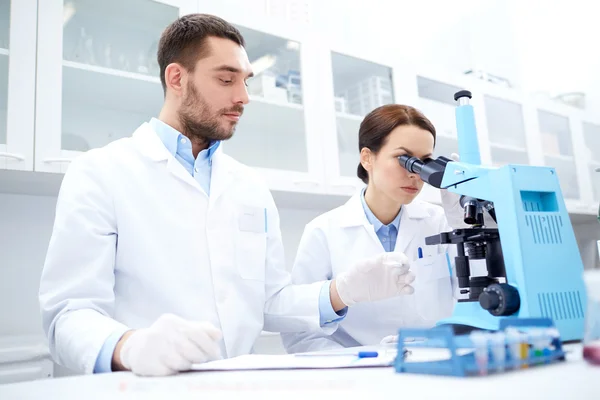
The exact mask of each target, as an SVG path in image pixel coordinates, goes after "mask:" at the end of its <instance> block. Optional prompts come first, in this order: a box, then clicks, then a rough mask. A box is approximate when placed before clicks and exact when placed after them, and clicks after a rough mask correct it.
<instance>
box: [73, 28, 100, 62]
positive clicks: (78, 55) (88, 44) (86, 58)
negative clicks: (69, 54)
mask: <svg viewBox="0 0 600 400" xmlns="http://www.w3.org/2000/svg"><path fill="white" fill-rule="evenodd" d="M73 60H74V61H78V62H81V63H84V64H90V65H96V56H95V54H94V39H93V38H92V37H91V36H89V35H88V34H87V33H86V31H85V28H84V27H81V30H80V33H79V39H78V41H77V47H76V48H75V53H74V54H73Z"/></svg>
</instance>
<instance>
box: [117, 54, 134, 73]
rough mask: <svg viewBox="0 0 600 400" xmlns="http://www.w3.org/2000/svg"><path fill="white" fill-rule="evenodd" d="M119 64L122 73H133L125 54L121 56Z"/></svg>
mask: <svg viewBox="0 0 600 400" xmlns="http://www.w3.org/2000/svg"><path fill="white" fill-rule="evenodd" d="M118 63H119V64H118V67H119V69H120V70H121V71H131V64H130V63H129V59H128V58H127V56H126V55H125V54H124V53H121V54H120V55H119V59H118Z"/></svg>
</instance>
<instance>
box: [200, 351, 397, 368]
mask: <svg viewBox="0 0 600 400" xmlns="http://www.w3.org/2000/svg"><path fill="white" fill-rule="evenodd" d="M395 356H396V355H395V352H389V353H383V354H380V355H379V357H372V358H358V357H357V356H356V355H351V354H341V355H332V354H325V355H316V354H311V355H310V356H308V355H306V354H304V355H294V354H284V355H270V354H268V355H263V354H249V355H244V356H239V357H234V358H229V359H226V360H218V361H211V362H208V363H204V364H194V365H193V366H192V371H244V370H275V369H331V368H365V367H389V366H391V365H393V363H394V358H395Z"/></svg>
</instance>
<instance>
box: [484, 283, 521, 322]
mask: <svg viewBox="0 0 600 400" xmlns="http://www.w3.org/2000/svg"><path fill="white" fill-rule="evenodd" d="M479 304H480V305H481V307H482V308H483V309H485V310H488V311H489V312H490V314H492V315H495V316H500V315H512V314H514V313H516V312H517V311H518V310H519V307H520V306H521V299H520V297H519V292H518V291H517V289H516V288H514V287H512V286H510V285H509V284H506V283H493V284H491V285H489V286H488V287H486V288H485V289H483V292H482V293H481V294H480V295H479Z"/></svg>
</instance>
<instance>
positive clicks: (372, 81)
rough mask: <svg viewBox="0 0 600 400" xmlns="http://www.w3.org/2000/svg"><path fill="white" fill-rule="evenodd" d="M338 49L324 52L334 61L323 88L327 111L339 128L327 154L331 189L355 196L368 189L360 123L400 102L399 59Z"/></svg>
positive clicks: (330, 141)
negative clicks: (360, 173) (363, 173)
mask: <svg viewBox="0 0 600 400" xmlns="http://www.w3.org/2000/svg"><path fill="white" fill-rule="evenodd" d="M338 46H339V47H334V48H333V49H330V50H328V54H327V53H324V54H327V55H328V57H329V59H330V66H329V68H326V69H324V71H327V72H329V71H330V76H327V78H328V79H326V80H323V82H324V85H331V87H330V88H323V93H325V94H329V96H325V99H326V100H327V101H328V102H330V103H329V104H327V105H326V108H325V109H326V110H328V111H329V110H331V112H332V113H333V115H334V116H335V119H334V120H332V123H328V124H326V126H327V127H330V126H331V127H332V128H333V129H335V131H334V132H335V134H334V135H333V137H332V138H331V139H332V140H329V141H328V143H329V145H330V146H331V147H329V148H330V150H329V151H327V152H326V157H327V158H328V160H327V161H328V165H327V168H328V175H329V181H330V184H331V190H333V191H334V192H336V193H340V192H342V193H347V194H352V193H354V192H355V191H356V190H357V188H361V187H363V186H364V183H363V182H362V181H361V180H360V179H359V178H358V177H357V168H358V165H359V163H360V148H359V143H358V134H359V129H360V124H361V122H362V121H363V119H364V117H365V116H366V115H367V114H368V113H370V112H371V111H373V110H374V109H376V108H377V107H380V106H382V105H385V104H392V103H396V101H397V96H396V90H397V85H396V82H395V78H396V77H395V76H394V74H393V68H394V66H395V62H394V61H395V60H392V59H384V58H381V57H377V54H374V53H372V54H369V52H368V51H365V52H363V51H359V50H358V49H354V50H353V51H351V50H350V49H349V48H345V49H344V48H343V47H342V46H341V45H338ZM323 74H325V72H323ZM328 75H329V74H328ZM329 118H331V117H329Z"/></svg>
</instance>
